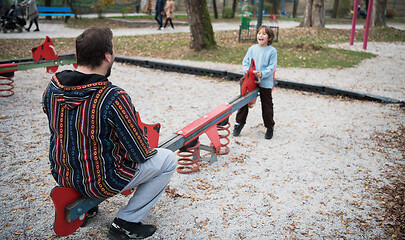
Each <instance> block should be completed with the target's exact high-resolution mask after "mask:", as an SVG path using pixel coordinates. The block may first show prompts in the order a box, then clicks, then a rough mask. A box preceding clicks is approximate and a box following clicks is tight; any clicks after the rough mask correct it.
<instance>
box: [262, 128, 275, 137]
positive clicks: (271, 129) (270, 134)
mask: <svg viewBox="0 0 405 240" xmlns="http://www.w3.org/2000/svg"><path fill="white" fill-rule="evenodd" d="M273 131H274V128H267V131H266V134H265V135H264V138H265V139H272V138H273Z"/></svg>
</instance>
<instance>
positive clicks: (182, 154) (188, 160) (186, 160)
mask: <svg viewBox="0 0 405 240" xmlns="http://www.w3.org/2000/svg"><path fill="white" fill-rule="evenodd" d="M177 156H179V159H178V160H177V165H178V166H177V169H176V170H177V172H178V173H183V174H187V173H193V172H197V171H198V170H199V169H200V163H199V161H200V141H197V144H196V145H195V146H193V147H189V148H187V149H186V150H185V151H181V150H179V151H178V152H177Z"/></svg>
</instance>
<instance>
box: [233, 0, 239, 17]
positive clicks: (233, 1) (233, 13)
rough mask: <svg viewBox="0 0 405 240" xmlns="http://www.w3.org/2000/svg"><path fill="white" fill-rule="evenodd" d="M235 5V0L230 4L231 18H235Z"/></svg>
mask: <svg viewBox="0 0 405 240" xmlns="http://www.w3.org/2000/svg"><path fill="white" fill-rule="evenodd" d="M237 4H238V2H237V0H233V3H232V18H234V17H235V12H236V6H237Z"/></svg>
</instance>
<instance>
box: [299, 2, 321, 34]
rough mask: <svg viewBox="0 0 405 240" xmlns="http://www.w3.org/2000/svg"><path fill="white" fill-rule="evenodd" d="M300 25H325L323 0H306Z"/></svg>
mask: <svg viewBox="0 0 405 240" xmlns="http://www.w3.org/2000/svg"><path fill="white" fill-rule="evenodd" d="M299 26H300V27H325V0H307V2H306V5H305V12H304V18H303V19H302V21H301V23H300V25H299Z"/></svg>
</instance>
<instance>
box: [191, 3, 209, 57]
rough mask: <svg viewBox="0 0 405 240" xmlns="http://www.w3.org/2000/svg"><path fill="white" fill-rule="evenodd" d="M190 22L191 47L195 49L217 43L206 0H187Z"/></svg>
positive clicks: (198, 49)
mask: <svg viewBox="0 0 405 240" xmlns="http://www.w3.org/2000/svg"><path fill="white" fill-rule="evenodd" d="M184 2H185V4H186V8H187V15H188V22H189V24H190V38H191V39H190V48H191V49H194V51H197V52H198V51H201V50H202V49H206V48H211V47H213V46H215V45H216V42H215V37H214V30H213V29H212V24H211V19H210V14H209V12H208V6H207V1H206V0H185V1H184Z"/></svg>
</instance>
